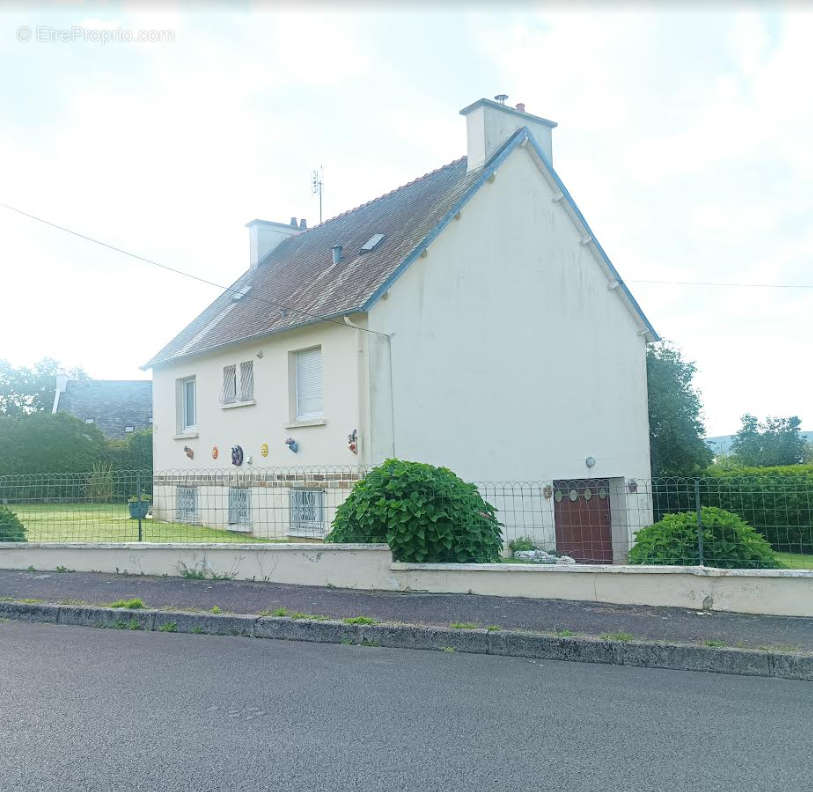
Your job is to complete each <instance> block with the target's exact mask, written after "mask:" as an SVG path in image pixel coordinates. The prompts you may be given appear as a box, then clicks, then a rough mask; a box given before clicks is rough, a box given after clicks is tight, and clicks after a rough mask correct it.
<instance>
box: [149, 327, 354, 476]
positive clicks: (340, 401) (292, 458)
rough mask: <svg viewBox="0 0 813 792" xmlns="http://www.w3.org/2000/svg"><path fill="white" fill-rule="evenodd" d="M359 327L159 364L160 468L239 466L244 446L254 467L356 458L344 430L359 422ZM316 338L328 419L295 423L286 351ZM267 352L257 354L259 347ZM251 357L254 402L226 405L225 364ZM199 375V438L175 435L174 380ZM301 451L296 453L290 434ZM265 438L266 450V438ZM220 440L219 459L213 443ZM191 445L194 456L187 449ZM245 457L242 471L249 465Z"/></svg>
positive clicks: (156, 422)
mask: <svg viewBox="0 0 813 792" xmlns="http://www.w3.org/2000/svg"><path fill="white" fill-rule="evenodd" d="M358 334H359V331H358V330H354V329H352V328H349V327H346V326H338V325H337V324H333V323H320V324H315V325H311V326H309V327H304V328H301V329H299V330H294V331H290V332H287V333H281V334H279V335H273V336H268V337H266V338H264V339H261V340H257V341H252V342H248V343H243V344H238V345H234V346H231V347H228V348H225V349H222V350H220V351H217V352H213V353H209V354H206V355H201V356H198V357H194V358H190V359H187V360H182V361H178V362H175V363H169V364H166V365H163V366H159V367H157V368H156V369H155V370H154V373H153V379H154V418H153V433H154V441H153V457H154V459H153V462H154V467H155V471H156V473H159V472H165V471H170V470H173V471H174V470H177V471H188V472H190V473H192V472H195V471H199V470H202V469H217V470H224V471H228V470H237V468H235V467H234V466H233V465H232V461H231V448H232V446H234V445H240V446H241V447H242V449H243V453H244V456H245V458H246V460H247V459H248V458H249V457H252V459H253V467H254V468H258V467H263V468H268V467H280V466H301V465H314V466H316V465H318V466H328V465H330V466H333V465H341V466H348V465H357V464H358V463H359V459H360V457H359V456H357V455H356V454H353V453H352V452H351V451H349V450H348V448H347V435H348V434H349V433H350V432H352V431H353V429H354V428H359V429H361V427H359V420H360V414H359V404H360V402H359V396H358V391H359V364H358V359H359V351H358V348H359V336H358ZM315 345H320V346H321V348H322V378H323V404H324V423H323V424H319V425H310V426H293V427H292V426H291V423H292V421H291V413H290V410H291V401H292V393H291V386H292V383H291V379H292V378H291V372H290V371H289V366H290V363H289V354H290V353H291V352H293V351H295V350H299V349H307V348H309V347H313V346H315ZM260 353H261V354H262V356H261V357H258V354H260ZM249 360H250V361H252V362H253V370H254V401H255V402H256V403H255V404H254V405H249V406H237V407H234V406H233V407H224V406H223V404H222V403H221V389H222V383H223V368H224V367H225V366H230V365H236V367H237V370H238V371H239V369H240V364H241V362H243V361H249ZM189 376H194V377H195V378H196V391H197V424H198V426H197V430H196V434H197V437H186V436H177V400H176V381H177V380H178V379H179V378H183V377H189ZM288 437H292V438H293V439H295V440H296V441H297V443H298V446H299V450H298V452H297V453H292V452H291V451H290V449H289V448H288V447H287V446H286V445H285V440H286V439H287V438H288ZM263 443H267V444H268V448H269V454H268V456H267V457H263V456H262V455H261V453H260V451H261V445H262V444H263ZM214 446H217V447H218V457H217V459H213V458H212V448H213V447H214ZM184 447H189V448H191V449H192V451H193V452H194V458H193V459H189V458H188V456H187V455H186V454H185V452H184ZM251 469H252V466H250V465H248V463H247V462H245V463H244V464H243V465H242V466H241V467H240V468H239V470H240V471H241V472H249V471H250V470H251Z"/></svg>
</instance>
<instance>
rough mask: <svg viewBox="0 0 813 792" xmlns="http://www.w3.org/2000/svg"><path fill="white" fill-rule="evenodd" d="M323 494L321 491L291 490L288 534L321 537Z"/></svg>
mask: <svg viewBox="0 0 813 792" xmlns="http://www.w3.org/2000/svg"><path fill="white" fill-rule="evenodd" d="M324 505H325V493H324V491H323V490H306V489H292V490H291V501H290V522H291V527H290V533H292V534H294V535H297V536H322V535H323V534H324V532H325V526H324Z"/></svg>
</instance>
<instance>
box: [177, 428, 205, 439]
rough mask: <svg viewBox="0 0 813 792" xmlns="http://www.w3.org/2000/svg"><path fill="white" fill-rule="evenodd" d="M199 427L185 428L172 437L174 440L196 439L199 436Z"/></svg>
mask: <svg viewBox="0 0 813 792" xmlns="http://www.w3.org/2000/svg"><path fill="white" fill-rule="evenodd" d="M199 436H200V435H199V433H198V430H197V429H184V431H183V432H178V434H176V435H175V436H174V437H173V438H172V439H173V440H194V439H195V438H196V437H199Z"/></svg>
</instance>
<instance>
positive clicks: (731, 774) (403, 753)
mask: <svg viewBox="0 0 813 792" xmlns="http://www.w3.org/2000/svg"><path fill="white" fill-rule="evenodd" d="M811 734H813V684H810V683H807V682H791V681H785V680H775V679H763V678H747V677H736V676H719V675H714V674H703V673H691V672H682V671H661V670H653V669H635V668H625V667H617V666H600V665H587V664H579V663H559V662H553V661H550V662H547V661H528V660H522V659H517V658H502V657H488V656H483V655H469V654H446V653H443V652H421V651H402V650H395V649H380V648H375V647H359V646H340V645H325V644H300V643H288V642H283V641H260V640H252V639H248V638H231V637H229V638H221V637H215V636H206V635H201V636H196V635H172V634H162V633H141V632H129V631H108V630H99V629H93V628H83V627H59V626H54V625H36V624H21V623H16V622H7V623H2V624H0V790H3V791H4V792H5V791H6V790H14V791H15V792H29V790H30V791H32V792H33V790H36V792H49V791H50V790H59V791H60V792H66V791H67V790H83V792H94V791H95V790H100V791H101V790H104V791H105V792H107V791H108V790H149V792H154V791H157V790H160V791H161V792H174V791H176V790H194V791H195V792H204V791H206V790H251V791H252V792H257V790H274V792H287V790H318V791H320V792H321V791H322V790H325V791H328V790H329V791H331V792H332V791H334V790H335V791H344V790H388V791H390V790H420V791H421V792H426V791H427V790H443V792H455V790H482V789H491V790H512V791H514V790H541V789H544V790H567V791H568V792H581V791H582V790H590V791H591V792H593V790H605V789H612V790H619V791H620V792H637V791H638V790H658V792H661V790H676V791H680V792H687V791H689V790H714V791H715V792H717V791H718V790H729V789H731V790H734V789H736V790H738V792H745V791H747V790H760V792H764V790H783V791H792V792H802V791H803V790H811V789H813V769H811V754H810V744H811V743H810V739H811Z"/></svg>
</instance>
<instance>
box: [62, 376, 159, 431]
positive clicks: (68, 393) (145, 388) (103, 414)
mask: <svg viewBox="0 0 813 792" xmlns="http://www.w3.org/2000/svg"><path fill="white" fill-rule="evenodd" d="M56 411H57V412H58V413H69V414H70V415H74V416H76V417H77V418H79V419H81V420H83V421H86V420H88V419H90V418H92V419H93V423H94V424H95V425H96V426H98V427H99V429H100V430H101V431H102V433H103V434H104V435H105V436H106V437H110V438H122V437H128V436H129V433H128V432H125V431H124V430H125V427H127V426H132V427H134V431H136V432H138V431H140V430H142V429H149V428H150V427H151V426H152V420H151V419H152V381H151V380H92V379H89V380H68V383H67V385H66V386H65V391H64V392H63V393H60V394H59V403H58V404H57V410H56Z"/></svg>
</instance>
